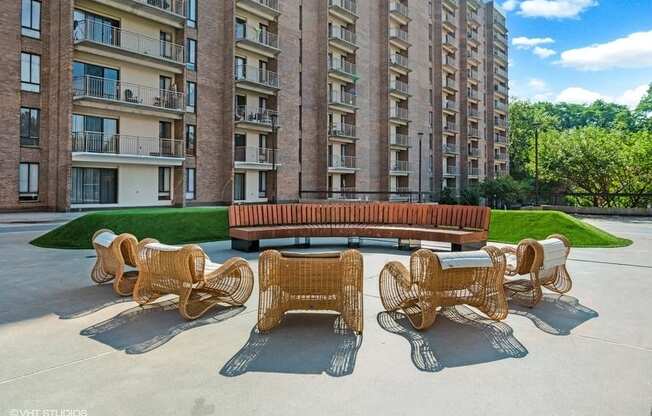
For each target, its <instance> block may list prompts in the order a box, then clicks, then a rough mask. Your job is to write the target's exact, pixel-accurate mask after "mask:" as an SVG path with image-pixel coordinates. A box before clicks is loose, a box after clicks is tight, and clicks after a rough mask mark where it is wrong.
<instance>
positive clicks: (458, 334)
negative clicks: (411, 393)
mask: <svg viewBox="0 0 652 416" xmlns="http://www.w3.org/2000/svg"><path fill="white" fill-rule="evenodd" d="M377 319H378V323H379V324H380V326H381V327H382V328H383V329H385V330H386V331H388V332H391V333H394V334H397V335H400V336H402V337H403V338H405V339H406V340H407V341H408V342H409V343H410V346H411V347H412V352H411V355H412V362H413V363H414V365H415V367H417V368H418V369H419V370H421V371H426V372H438V371H441V370H443V369H444V368H447V367H461V366H466V365H472V364H480V363H487V362H492V361H498V360H502V359H506V358H522V357H524V356H526V355H527V353H528V351H527V349H526V348H525V347H524V346H523V345H522V344H521V343H520V342H519V341H518V340H517V339H516V338H515V337H514V336H513V331H512V328H511V327H510V326H508V325H506V324H504V323H502V322H496V321H493V320H491V319H488V318H485V317H482V316H481V315H479V314H477V313H475V312H473V311H472V310H471V309H469V308H468V307H466V306H457V307H448V308H444V309H443V310H442V311H441V312H440V313H439V314H437V320H436V321H435V324H434V325H433V326H432V327H430V328H429V329H427V330H425V331H417V330H416V329H414V328H413V327H412V325H411V324H410V322H409V321H408V319H407V317H406V316H405V315H404V314H402V313H400V312H381V313H379V314H378V316H377Z"/></svg>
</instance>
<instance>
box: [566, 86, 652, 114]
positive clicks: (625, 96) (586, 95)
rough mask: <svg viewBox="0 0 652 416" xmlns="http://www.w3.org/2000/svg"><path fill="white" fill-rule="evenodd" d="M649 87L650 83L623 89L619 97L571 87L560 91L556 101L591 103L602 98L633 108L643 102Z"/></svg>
mask: <svg viewBox="0 0 652 416" xmlns="http://www.w3.org/2000/svg"><path fill="white" fill-rule="evenodd" d="M647 89H648V84H643V85H639V86H637V87H634V88H632V89H629V90H625V91H623V93H622V94H621V95H620V96H618V97H611V96H609V95H606V94H601V93H599V92H596V91H591V90H587V89H585V88H581V87H570V88H566V89H565V90H563V91H562V92H560V93H559V95H557V98H556V99H555V101H557V102H565V103H572V104H591V103H593V102H594V101H596V100H602V101H606V102H610V103H616V104H621V105H626V106H627V107H629V108H632V109H633V108H635V107H636V106H637V105H638V103H639V102H641V98H643V96H644V95H645V93H646V92H647Z"/></svg>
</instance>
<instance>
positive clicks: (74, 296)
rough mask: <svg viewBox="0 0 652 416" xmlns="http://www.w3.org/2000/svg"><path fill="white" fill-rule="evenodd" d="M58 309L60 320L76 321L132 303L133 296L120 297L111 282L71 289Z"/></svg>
mask: <svg viewBox="0 0 652 416" xmlns="http://www.w3.org/2000/svg"><path fill="white" fill-rule="evenodd" d="M60 299H61V300H62V303H61V305H60V307H57V308H56V309H57V312H56V313H57V315H59V319H75V318H81V317H83V316H87V315H90V314H92V313H95V312H97V311H99V310H101V309H104V308H108V307H109V306H113V305H117V304H119V303H125V302H132V299H131V296H119V295H117V294H116V293H115V292H114V291H113V284H112V283H111V282H109V283H104V284H101V285H92V286H84V287H78V288H74V289H70V290H67V291H65V292H64V293H62V294H61V296H60Z"/></svg>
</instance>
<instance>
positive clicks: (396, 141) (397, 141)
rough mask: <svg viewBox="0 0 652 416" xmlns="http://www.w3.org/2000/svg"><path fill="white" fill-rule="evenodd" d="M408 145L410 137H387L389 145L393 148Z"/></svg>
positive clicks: (400, 135)
mask: <svg viewBox="0 0 652 416" xmlns="http://www.w3.org/2000/svg"><path fill="white" fill-rule="evenodd" d="M409 143H410V137H409V136H408V135H407V134H400V133H397V134H392V135H391V136H389V144H391V145H394V146H408V145H409Z"/></svg>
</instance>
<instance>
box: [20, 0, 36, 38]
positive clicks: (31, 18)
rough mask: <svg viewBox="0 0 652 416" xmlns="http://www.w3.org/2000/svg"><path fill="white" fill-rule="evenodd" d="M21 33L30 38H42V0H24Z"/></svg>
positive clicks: (21, 14)
mask: <svg viewBox="0 0 652 416" xmlns="http://www.w3.org/2000/svg"><path fill="white" fill-rule="evenodd" d="M20 25H21V33H22V34H23V35H24V36H29V37H30V38H35V39H40V38H41V2H40V0H23V5H22V10H21V13H20Z"/></svg>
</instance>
